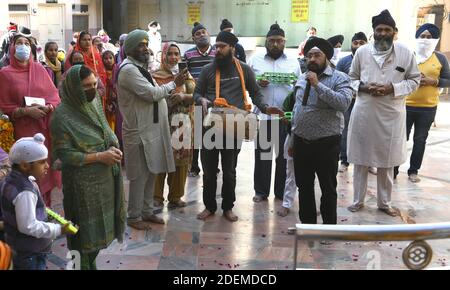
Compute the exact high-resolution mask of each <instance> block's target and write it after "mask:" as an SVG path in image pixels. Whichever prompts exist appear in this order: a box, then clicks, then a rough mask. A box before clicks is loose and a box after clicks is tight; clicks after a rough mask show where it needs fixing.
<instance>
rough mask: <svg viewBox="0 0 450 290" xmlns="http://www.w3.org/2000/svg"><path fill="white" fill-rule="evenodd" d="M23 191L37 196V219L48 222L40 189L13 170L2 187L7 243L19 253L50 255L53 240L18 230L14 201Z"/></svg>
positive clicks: (0, 193) (26, 177)
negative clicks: (39, 237)
mask: <svg viewBox="0 0 450 290" xmlns="http://www.w3.org/2000/svg"><path fill="white" fill-rule="evenodd" d="M23 191H31V192H33V193H34V194H36V195H37V197H38V202H37V204H36V219H37V220H38V221H42V222H46V221H47V212H46V210H45V209H46V207H45V204H44V201H43V199H42V197H41V194H40V192H39V189H38V188H37V186H36V187H35V186H34V184H33V183H32V182H31V181H30V180H29V179H28V176H25V175H23V174H22V173H20V172H19V171H16V170H13V171H12V172H11V174H10V175H8V176H7V177H6V179H5V180H4V181H3V182H2V184H1V187H0V198H1V202H0V204H1V207H2V213H3V221H4V224H5V233H6V242H7V243H8V244H9V245H10V246H11V247H12V248H13V250H14V251H16V252H18V253H25V254H27V253H30V254H31V253H33V254H34V253H48V252H49V251H50V249H51V245H52V240H51V239H37V238H35V237H32V236H28V235H25V234H22V233H20V232H19V230H18V229H17V219H16V209H15V206H14V204H13V201H14V200H15V199H16V197H17V196H18V195H19V194H20V193H21V192H23Z"/></svg>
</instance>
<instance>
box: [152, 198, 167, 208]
mask: <svg viewBox="0 0 450 290" xmlns="http://www.w3.org/2000/svg"><path fill="white" fill-rule="evenodd" d="M153 207H155V208H157V209H161V208H163V207H164V202H161V201H158V200H155V201H154V202H153Z"/></svg>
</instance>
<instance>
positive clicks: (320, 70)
mask: <svg viewBox="0 0 450 290" xmlns="http://www.w3.org/2000/svg"><path fill="white" fill-rule="evenodd" d="M307 67H308V71H312V72H315V73H316V74H317V75H318V76H320V75H321V74H322V73H323V72H324V71H325V69H326V65H325V66H324V67H319V66H318V65H316V64H311V65H310V64H308V65H307Z"/></svg>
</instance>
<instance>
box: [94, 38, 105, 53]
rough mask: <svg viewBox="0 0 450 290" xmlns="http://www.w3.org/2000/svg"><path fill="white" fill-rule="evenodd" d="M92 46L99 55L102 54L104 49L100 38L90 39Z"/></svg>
mask: <svg viewBox="0 0 450 290" xmlns="http://www.w3.org/2000/svg"><path fill="white" fill-rule="evenodd" d="M92 45H93V46H94V48H97V50H98V52H100V54H102V53H103V51H105V48H104V47H103V42H102V39H101V37H100V36H94V37H93V38H92Z"/></svg>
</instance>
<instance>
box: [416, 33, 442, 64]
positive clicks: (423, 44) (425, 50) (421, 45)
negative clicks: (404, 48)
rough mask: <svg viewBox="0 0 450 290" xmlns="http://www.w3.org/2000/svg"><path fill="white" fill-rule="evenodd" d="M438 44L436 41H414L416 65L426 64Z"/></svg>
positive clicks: (437, 40)
mask: <svg viewBox="0 0 450 290" xmlns="http://www.w3.org/2000/svg"><path fill="white" fill-rule="evenodd" d="M438 43H439V38H438V39H420V38H419V39H416V59H417V63H418V64H421V63H424V62H426V61H427V60H428V59H429V58H430V57H431V55H432V54H433V52H434V51H435V50H436V46H437V45H438Z"/></svg>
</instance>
